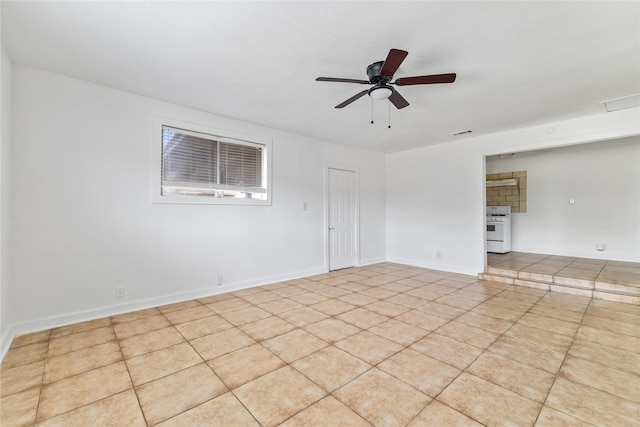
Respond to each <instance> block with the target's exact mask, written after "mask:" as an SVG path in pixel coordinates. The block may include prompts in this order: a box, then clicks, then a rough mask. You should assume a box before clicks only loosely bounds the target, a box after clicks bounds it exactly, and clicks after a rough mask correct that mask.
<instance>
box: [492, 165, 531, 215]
mask: <svg viewBox="0 0 640 427" xmlns="http://www.w3.org/2000/svg"><path fill="white" fill-rule="evenodd" d="M511 178H515V179H516V181H518V185H517V186H515V185H508V186H500V187H487V206H511V213H525V212H527V171H518V172H503V173H490V174H487V178H486V179H487V181H493V180H497V179H511Z"/></svg>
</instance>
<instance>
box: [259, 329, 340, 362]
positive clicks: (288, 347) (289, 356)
mask: <svg viewBox="0 0 640 427" xmlns="http://www.w3.org/2000/svg"><path fill="white" fill-rule="evenodd" d="M262 345H264V346H265V347H266V348H268V349H269V350H271V351H272V352H273V353H275V354H276V355H277V356H278V357H280V358H281V359H282V360H284V361H285V362H287V363H291V362H293V361H294V360H298V359H300V358H302V357H305V356H307V355H309V354H311V353H313V352H314V351H317V350H320V349H321V348H324V347H326V346H327V345H329V344H328V343H327V342H326V341H323V340H321V339H320V338H318V337H316V336H315V335H312V334H310V333H309V332H307V331H304V330H302V329H295V330H293V331H291V332H287V333H286V334H282V335H280V336H277V337H275V338H271V339H269V340H266V341H263V342H262Z"/></svg>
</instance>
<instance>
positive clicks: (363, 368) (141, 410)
mask: <svg viewBox="0 0 640 427" xmlns="http://www.w3.org/2000/svg"><path fill="white" fill-rule="evenodd" d="M0 378H1V387H0V391H1V394H0V408H1V413H0V417H1V418H0V424H1V425H2V426H3V427H8V426H32V425H37V426H152V425H158V426H189V427H190V426H225V427H227V426H277V425H281V426H286V427H292V426H341V427H342V426H372V425H373V426H405V425H408V426H438V427H442V426H482V425H486V426H533V425H535V426H638V425H640V307H638V306H634V305H629V304H622V303H616V302H610V301H602V300H596V299H589V298H585V297H580V296H573V295H568V294H560V293H554V292H551V293H549V292H546V291H543V290H538V289H530V288H524V287H519V286H510V285H506V284H501V283H494V282H483V281H478V280H477V279H476V278H475V277H471V276H463V275H457V274H450V273H443V272H438V271H433V270H426V269H421V268H415V267H407V266H403V265H398V264H390V263H384V264H376V265H372V266H367V267H362V268H354V269H347V270H342V271H337V272H332V273H329V274H323V275H320V276H314V277H309V278H305V279H299V280H293V281H289V282H285V283H277V284H272V285H268V286H262V287H258V288H252V289H246V290H242V291H238V292H232V293H228V294H223V295H217V296H212V297H208V298H203V299H199V300H194V301H187V302H183V303H179V304H173V305H169V306H163V307H157V308H152V309H148V310H143V311H138V312H134V313H128V314H124V315H120V316H113V317H110V318H104V319H98V320H94V321H91V322H85V323H80V324H76V325H71V326H66V327H61V328H56V329H53V330H48V331H43V332H39V333H35V334H31V335H25V336H21V337H18V338H16V339H15V340H14V342H13V344H12V346H11V349H10V350H9V352H8V353H7V355H6V357H5V359H4V361H3V362H2V370H1V377H0Z"/></svg>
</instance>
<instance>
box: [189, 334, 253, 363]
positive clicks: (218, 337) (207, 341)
mask: <svg viewBox="0 0 640 427" xmlns="http://www.w3.org/2000/svg"><path fill="white" fill-rule="evenodd" d="M190 344H191V345H192V346H193V348H195V349H196V351H197V352H198V353H199V354H200V356H202V358H203V359H204V360H211V359H215V358H216V357H218V356H222V355H223V354H227V353H231V352H232V351H235V350H238V349H240V348H243V347H247V346H249V345H251V344H255V340H254V339H252V338H251V337H250V336H248V335H247V334H245V333H244V332H242V331H241V330H240V329H238V328H232V329H225V330H224V331H220V332H216V333H215V334H211V335H206V336H204V337H201V338H196V339H195V340H192V341H190Z"/></svg>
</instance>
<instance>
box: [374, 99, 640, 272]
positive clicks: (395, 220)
mask: <svg viewBox="0 0 640 427" xmlns="http://www.w3.org/2000/svg"><path fill="white" fill-rule="evenodd" d="M638 114H639V112H638V108H634V109H628V110H622V111H618V112H615V113H603V114H599V115H596V116H590V117H583V118H579V119H573V120H566V121H562V122H556V123H550V124H546V125H542V126H535V127H530V128H523V129H517V130H513V131H508V132H501V133H496V134H491V135H483V136H478V137H473V138H467V139H462V140H460V141H459V142H454V143H448V144H441V145H435V146H430V147H425V148H420V149H416V150H410V151H405V152H400V153H394V154H390V155H388V156H387V188H386V193H387V259H388V260H390V261H395V262H402V263H406V264H411V265H417V266H423V267H429V268H435V269H442V270H447V271H455V272H460V273H466V274H477V273H479V272H481V271H482V270H483V269H484V265H485V259H486V254H485V252H484V250H485V249H484V248H485V232H484V229H485V227H484V215H485V208H484V195H485V186H484V178H485V159H484V156H485V155H491V154H499V153H511V152H520V151H528V150H535V149H540V148H549V147H555V146H565V145H571V144H578V143H585V142H592V141H599V140H606V139H613V138H621V137H626V136H631V135H638V134H639V133H640V121H639V120H638ZM631 188H633V187H631ZM638 221H640V219H639V220H638ZM636 224H637V222H636ZM634 230H635V231H634ZM637 230H638V228H637V227H635V228H632V229H630V230H629V231H630V234H631V239H636V240H637V239H639V238H640V236H638V233H637ZM634 232H635V235H634ZM627 250H629V251H630V252H628V253H626V252H625V256H626V257H629V258H631V259H635V260H640V256H639V255H638V253H637V251H636V252H635V253H634V251H633V248H627Z"/></svg>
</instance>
